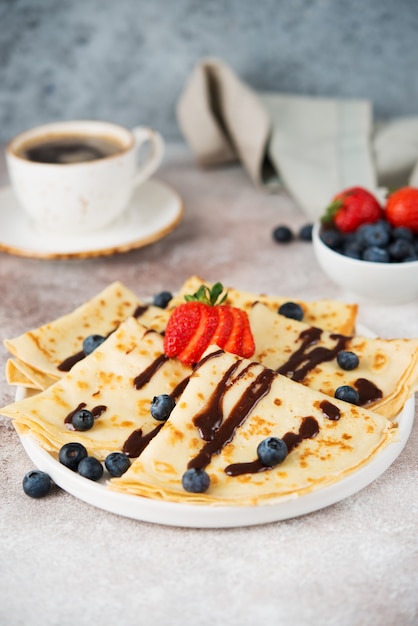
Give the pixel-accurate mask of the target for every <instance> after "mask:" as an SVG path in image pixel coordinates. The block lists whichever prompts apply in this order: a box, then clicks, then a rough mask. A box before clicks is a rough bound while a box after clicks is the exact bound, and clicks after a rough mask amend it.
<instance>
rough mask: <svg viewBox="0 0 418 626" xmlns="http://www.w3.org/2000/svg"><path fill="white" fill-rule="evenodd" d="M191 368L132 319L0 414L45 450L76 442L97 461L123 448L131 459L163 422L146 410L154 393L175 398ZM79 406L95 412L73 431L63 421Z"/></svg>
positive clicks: (157, 334)
mask: <svg viewBox="0 0 418 626" xmlns="http://www.w3.org/2000/svg"><path fill="white" fill-rule="evenodd" d="M190 371H191V370H190V368H189V367H187V366H185V365H182V364H181V363H180V362H179V361H177V360H176V359H167V357H165V355H164V354H163V338H162V336H161V335H160V334H159V333H157V332H155V331H152V330H148V329H146V328H145V327H144V326H142V325H141V324H139V323H138V322H137V321H136V320H135V319H134V318H132V317H131V318H128V319H127V320H125V321H124V322H122V323H121V324H120V325H119V327H118V328H117V330H116V331H115V332H114V333H112V334H111V335H110V336H109V338H108V339H107V340H106V341H105V342H104V343H103V344H102V345H101V346H100V347H98V348H97V349H96V350H95V351H94V352H92V353H91V354H90V355H89V356H87V357H86V358H84V359H83V360H81V361H79V362H78V363H76V364H75V365H74V366H73V368H72V369H71V371H70V372H68V373H67V374H66V375H65V376H63V377H62V378H61V379H60V380H58V381H57V382H56V383H54V384H53V385H51V386H50V387H48V389H46V390H45V391H43V392H42V393H39V394H37V395H35V396H33V397H30V398H27V399H24V400H20V401H18V402H15V403H13V404H11V405H9V406H7V407H4V408H3V409H1V410H0V412H1V413H2V414H3V415H5V416H6V417H9V418H11V419H12V420H13V424H14V426H15V428H16V430H17V431H18V432H19V433H27V432H30V433H31V434H32V435H33V436H34V437H35V439H36V440H37V441H38V443H39V444H40V445H41V446H42V447H43V448H45V449H46V450H48V451H50V452H55V453H56V452H58V451H59V449H60V448H61V446H62V445H64V444H65V443H69V442H73V441H77V442H80V443H82V444H83V445H84V446H85V447H86V448H87V450H88V451H89V453H90V454H92V455H93V456H95V457H97V458H99V459H104V458H105V457H106V455H107V454H109V453H110V452H112V451H116V450H122V449H124V448H125V452H126V453H127V454H128V456H131V457H134V456H135V455H136V452H137V450H138V449H140V447H141V445H143V444H144V439H145V440H146V438H147V437H148V436H153V434H156V432H158V430H159V428H160V427H161V425H162V423H161V422H157V421H156V420H154V418H153V417H152V416H151V413H150V403H151V401H152V399H153V397H154V395H159V394H162V393H167V394H174V397H176V394H177V392H176V387H177V385H178V384H179V383H181V382H182V381H183V380H185V379H186V380H187V378H188V376H189V374H190ZM80 408H86V409H88V410H90V411H91V412H93V414H94V415H95V416H96V419H95V423H94V426H93V428H91V429H90V430H88V431H84V432H79V431H76V430H74V429H73V428H72V424H71V423H69V422H68V420H69V417H70V415H71V413H72V412H74V411H75V410H77V409H80ZM66 420H67V421H66ZM138 429H141V432H139V430H138ZM138 446H139V448H138Z"/></svg>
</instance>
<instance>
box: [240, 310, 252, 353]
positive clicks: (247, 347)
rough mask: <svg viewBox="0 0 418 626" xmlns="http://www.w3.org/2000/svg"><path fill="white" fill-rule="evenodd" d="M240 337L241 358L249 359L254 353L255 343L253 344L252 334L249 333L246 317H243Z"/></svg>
mask: <svg viewBox="0 0 418 626" xmlns="http://www.w3.org/2000/svg"><path fill="white" fill-rule="evenodd" d="M242 335H243V337H242V349H241V356H243V357H245V358H246V359H249V358H250V357H252V356H253V354H254V352H255V342H254V337H253V334H252V332H251V327H250V322H249V319H248V316H247V315H245V319H244V329H243V333H242Z"/></svg>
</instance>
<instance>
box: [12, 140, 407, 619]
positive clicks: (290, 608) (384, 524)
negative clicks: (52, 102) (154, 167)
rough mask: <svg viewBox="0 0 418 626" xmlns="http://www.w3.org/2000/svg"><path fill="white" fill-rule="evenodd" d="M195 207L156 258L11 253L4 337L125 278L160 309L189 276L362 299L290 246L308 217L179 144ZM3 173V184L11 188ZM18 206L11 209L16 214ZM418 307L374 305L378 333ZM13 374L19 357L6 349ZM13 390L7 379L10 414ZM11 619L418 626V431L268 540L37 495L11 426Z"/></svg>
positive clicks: (370, 317) (390, 330) (158, 247)
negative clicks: (354, 488) (354, 485)
mask: <svg viewBox="0 0 418 626" xmlns="http://www.w3.org/2000/svg"><path fill="white" fill-rule="evenodd" d="M158 178H159V179H160V180H163V181H165V182H166V183H168V184H169V185H171V186H172V187H173V188H175V189H176V190H177V191H178V193H179V194H180V195H181V196H182V198H183V200H184V205H185V217H184V220H183V222H182V224H181V225H180V227H179V228H177V229H176V230H175V231H174V232H172V233H171V234H170V235H169V236H167V237H166V238H165V239H163V240H161V241H160V242H158V243H156V244H153V245H151V246H149V247H147V248H143V249H140V250H136V251H133V252H130V253H127V254H124V255H119V256H113V257H106V258H97V259H90V260H71V261H43V260H32V259H25V258H19V257H14V256H9V255H7V254H0V286H1V300H0V332H1V336H2V338H4V337H11V336H15V335H18V334H20V333H22V332H24V331H25V330H27V329H29V328H31V327H36V326H39V325H40V324H43V323H45V322H47V321H49V320H51V319H53V318H55V317H57V316H59V315H61V314H64V313H66V312H68V311H69V310H71V309H72V308H73V307H74V306H76V305H78V304H80V303H82V302H83V301H84V300H86V299H87V298H89V297H90V296H92V295H94V294H95V293H97V292H98V291H100V290H101V289H102V288H103V287H105V286H106V285H107V284H108V283H110V282H111V281H113V280H121V281H122V282H124V283H125V284H126V285H127V286H128V287H130V288H131V289H133V290H134V291H136V292H137V293H138V294H139V295H141V296H144V297H147V296H151V295H152V294H154V293H155V292H158V291H160V290H162V289H170V290H175V289H176V288H177V287H179V286H180V284H181V283H182V282H183V280H184V279H185V278H187V277H188V276H189V275H191V274H194V273H197V274H200V275H201V276H203V277H205V278H207V279H208V280H211V281H215V280H220V281H222V282H224V283H225V284H227V285H228V284H229V285H232V286H235V287H237V288H242V289H247V290H251V291H257V292H263V291H264V292H270V293H279V294H283V295H286V296H293V297H301V298H305V299H315V298H319V297H330V298H346V297H347V296H346V294H343V293H341V292H340V291H339V290H338V289H337V288H336V287H335V286H333V285H332V284H331V283H330V282H329V281H328V279H326V277H325V276H324V275H323V274H322V273H321V271H320V270H319V268H318V266H317V265H316V263H315V260H314V256H313V251H312V248H311V245H310V244H307V243H303V242H294V243H292V244H291V245H289V246H281V247H280V246H278V245H277V244H275V243H274V242H273V241H272V238H271V231H272V229H273V227H274V226H276V225H278V224H279V223H287V224H289V225H291V226H293V228H294V229H295V230H297V229H298V228H299V226H301V225H302V224H304V223H306V221H307V219H306V218H305V216H304V215H303V214H302V213H301V212H300V211H299V210H298V209H297V208H296V207H295V206H294V204H293V203H292V201H291V200H290V199H289V198H288V197H287V196H286V195H285V194H283V195H276V196H273V195H272V196H269V195H264V193H263V192H261V191H258V190H256V189H254V188H253V187H252V185H251V184H250V183H249V181H248V179H247V177H246V175H245V173H244V172H243V171H242V170H241V169H240V168H239V167H229V168H225V169H221V170H216V171H210V172H209V171H208V172H203V171H200V170H198V169H197V168H196V167H195V165H194V163H193V161H192V159H191V157H190V155H189V153H188V151H187V150H186V149H184V148H183V147H182V146H170V147H169V150H168V152H167V157H166V160H165V164H164V166H163V168H162V169H161V171H160V172H159V174H158ZM6 182H7V177H6V172H5V167H4V162H3V161H0V183H1V184H6ZM0 210H2V207H0ZM417 313H418V302H414V303H411V304H408V305H403V306H392V307H384V306H379V305H374V304H370V303H360V313H359V321H361V322H362V323H363V324H365V325H366V326H368V327H369V328H371V329H373V330H374V331H375V332H376V333H377V334H379V335H381V336H384V337H390V336H405V337H413V336H418V315H417ZM0 357H1V358H0V363H1V367H2V369H3V370H4V364H5V362H6V358H7V354H6V351H5V349H4V348H3V347H0ZM12 399H13V389H11V388H9V386H8V385H7V383H6V381H5V379H4V376H2V377H1V379H0V402H1V404H2V405H4V404H6V403H8V402H10V401H12ZM1 419H2V420H3V421H1V422H0V427H1V439H0V442H1V443H0V460H1V481H0V489H1V509H0V623H1V624H4V625H5V626H6V625H7V626H17V625H19V626H21V625H25V626H26V625H34V626H38V625H42V626H52V625H54V626H55V625H56V626H67V625H68V626H73V625H74V624H79V625H84V624H86V625H87V624H101V625H103V626H107V625H108V624H109V625H110V624H123V625H125V624H145V623H146V624H153V625H161V624H182V625H189V624H190V625H191V624H195V625H199V626H206V625H208V626H209V624H210V625H211V626H212V625H213V624H225V625H237V626H238V625H240V626H246V625H253V624H275V625H276V626H278V625H281V624H287V625H292V626H299V625H301V626H302V625H305V624H306V625H308V624H309V625H310V626H323V625H335V626H353V625H356V626H362V625H364V626H366V625H367V626H368V625H373V626H374V625H379V626H380V625H382V626H392V625H393V626H395V625H396V626H407V625H412V624H417V623H418V583H417V577H416V572H417V565H418V547H417V546H418V533H417V519H418V464H417V452H418V426H417V424H416V423H415V425H414V427H413V429H412V434H411V436H410V439H409V441H408V443H407V445H406V447H405V449H404V451H403V452H402V454H401V455H400V457H399V458H398V459H397V460H396V461H395V463H394V464H393V465H392V466H391V467H390V468H389V469H388V470H387V471H386V472H385V473H384V474H383V475H382V476H381V477H380V478H379V479H378V480H376V481H375V482H374V483H373V484H371V485H370V486H369V487H367V488H365V489H363V490H362V491H360V492H359V493H357V494H356V495H354V496H352V497H350V498H348V499H347V500H344V501H342V502H340V503H338V504H335V505H333V506H331V507H329V508H327V509H324V510H321V511H318V512H315V513H312V514H310V515H307V516H304V517H298V518H295V519H292V520H287V521H282V522H277V523H271V524H268V525H265V526H257V527H252V528H237V529H223V530H222V529H221V530H196V529H182V528H172V527H164V526H160V525H154V524H149V523H142V522H138V521H134V520H131V519H127V518H123V517H120V516H118V515H114V514H111V513H106V512H104V511H102V510H99V509H96V508H94V507H92V506H90V505H88V504H85V503H84V502H81V501H79V500H77V499H76V498H74V497H72V496H71V495H69V494H67V493H65V492H63V491H61V490H59V489H56V490H55V491H54V492H53V493H52V494H51V495H50V496H48V497H47V498H45V499H43V500H39V501H37V500H32V499H30V498H28V497H27V496H25V495H24V494H23V491H22V487H21V481H22V477H23V475H24V473H25V472H27V471H28V470H29V469H31V468H32V467H33V465H32V462H31V461H30V460H29V459H28V457H27V456H26V454H25V453H24V451H23V449H22V447H21V444H20V442H19V440H18V438H17V436H16V434H15V432H14V430H13V429H12V428H11V426H10V424H8V423H7V421H6V420H5V419H4V418H0V420H1Z"/></svg>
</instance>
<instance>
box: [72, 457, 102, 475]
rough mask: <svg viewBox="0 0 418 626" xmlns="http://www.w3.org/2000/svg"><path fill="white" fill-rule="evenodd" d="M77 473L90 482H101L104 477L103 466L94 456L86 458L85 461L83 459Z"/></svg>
mask: <svg viewBox="0 0 418 626" xmlns="http://www.w3.org/2000/svg"><path fill="white" fill-rule="evenodd" d="M77 471H78V473H79V474H80V476H83V477H84V478H88V479H89V480H100V478H101V477H102V476H103V465H102V464H101V463H100V461H98V460H97V459H95V458H94V457H93V456H86V457H85V458H84V459H81V461H80V463H79V464H78V468H77Z"/></svg>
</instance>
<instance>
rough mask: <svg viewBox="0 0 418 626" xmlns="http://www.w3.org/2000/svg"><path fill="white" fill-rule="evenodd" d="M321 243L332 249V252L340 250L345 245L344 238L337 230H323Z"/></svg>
mask: <svg viewBox="0 0 418 626" xmlns="http://www.w3.org/2000/svg"><path fill="white" fill-rule="evenodd" d="M320 238H321V241H322V242H323V243H324V244H325V245H326V246H328V248H331V249H332V250H338V249H339V248H340V247H341V246H342V245H343V243H344V237H343V235H342V234H341V233H339V232H338V231H336V230H331V229H328V230H323V231H321V233H320Z"/></svg>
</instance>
